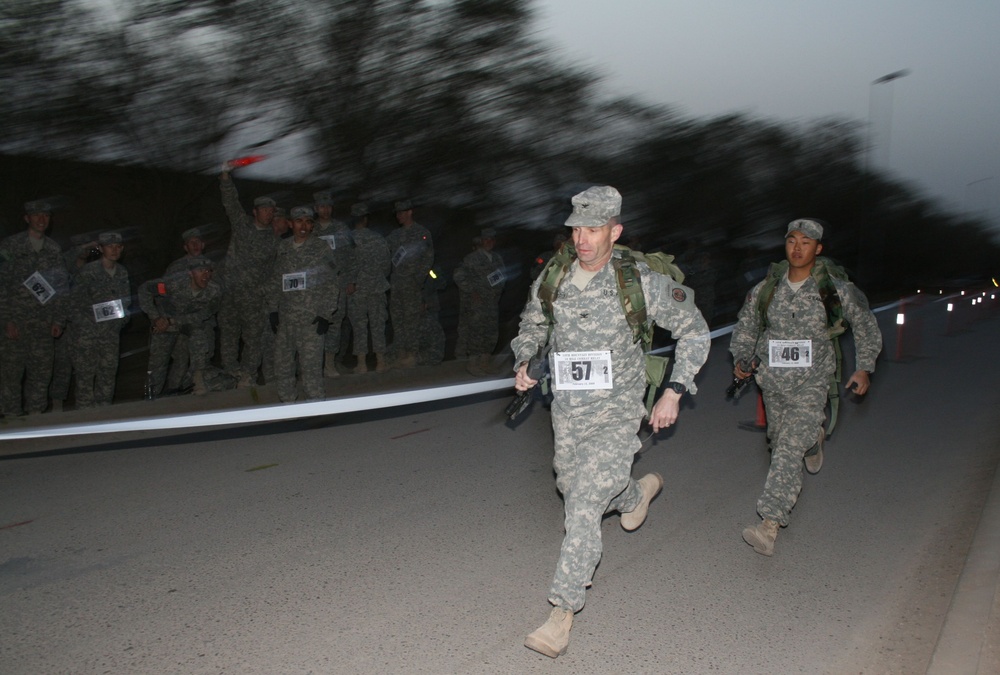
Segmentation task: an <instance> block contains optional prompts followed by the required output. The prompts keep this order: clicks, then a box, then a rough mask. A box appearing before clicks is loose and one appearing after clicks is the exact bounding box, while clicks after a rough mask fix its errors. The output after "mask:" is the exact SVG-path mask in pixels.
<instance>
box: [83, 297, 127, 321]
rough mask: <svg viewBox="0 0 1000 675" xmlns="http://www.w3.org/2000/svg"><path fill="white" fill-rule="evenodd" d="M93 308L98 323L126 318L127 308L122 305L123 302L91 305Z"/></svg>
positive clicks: (115, 301)
mask: <svg viewBox="0 0 1000 675" xmlns="http://www.w3.org/2000/svg"><path fill="white" fill-rule="evenodd" d="M91 307H92V309H93V310H94V321H96V322H97V323H101V322H102V321H113V320H114V319H124V318H125V307H124V305H122V301H121V300H109V301H107V302H99V303H97V304H96V305H91Z"/></svg>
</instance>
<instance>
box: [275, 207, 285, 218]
mask: <svg viewBox="0 0 1000 675" xmlns="http://www.w3.org/2000/svg"><path fill="white" fill-rule="evenodd" d="M274 217H275V218H287V217H288V211H286V210H285V208H284V207H283V206H276V207H274Z"/></svg>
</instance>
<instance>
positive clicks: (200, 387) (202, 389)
mask: <svg viewBox="0 0 1000 675" xmlns="http://www.w3.org/2000/svg"><path fill="white" fill-rule="evenodd" d="M191 380H192V382H194V389H192V390H191V393H193V394H194V395H195V396H204V395H205V394H207V393H208V387H206V386H205V372H204V371H202V370H196V371H194V372H193V373H191Z"/></svg>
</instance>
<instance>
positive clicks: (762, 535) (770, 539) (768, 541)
mask: <svg viewBox="0 0 1000 675" xmlns="http://www.w3.org/2000/svg"><path fill="white" fill-rule="evenodd" d="M778 527H780V526H779V525H778V523H777V521H774V520H768V519H767V518H765V519H764V520H763V521H761V522H760V523H759V524H758V525H757V526H756V527H748V528H746V529H745V530H743V541H745V542H746V543H748V544H750V545H751V546H753V550H755V551H757V553H760V554H761V555H768V556H769V555H774V540H775V538H777V536H778Z"/></svg>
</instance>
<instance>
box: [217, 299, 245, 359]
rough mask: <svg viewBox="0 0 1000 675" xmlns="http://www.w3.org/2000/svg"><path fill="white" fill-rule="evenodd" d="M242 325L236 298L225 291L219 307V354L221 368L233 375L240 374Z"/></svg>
mask: <svg viewBox="0 0 1000 675" xmlns="http://www.w3.org/2000/svg"><path fill="white" fill-rule="evenodd" d="M242 326H243V322H242V320H241V319H240V313H239V307H238V305H237V303H236V298H234V297H232V295H230V294H229V293H227V294H226V295H224V296H223V299H222V307H221V308H220V309H219V355H220V357H221V358H222V369H223V370H224V371H226V373H228V374H229V375H232V376H233V377H239V376H240V332H241V330H242Z"/></svg>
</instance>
